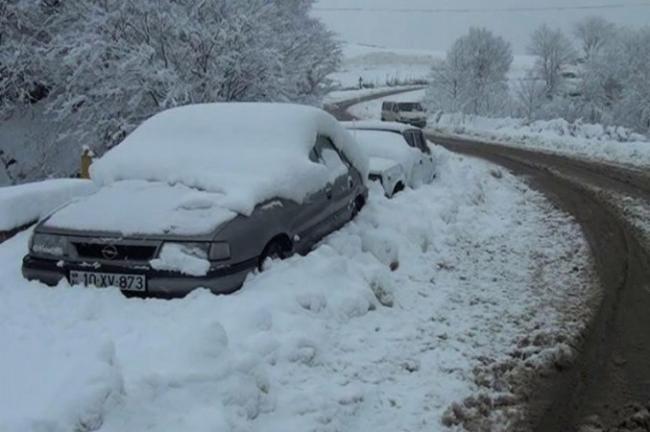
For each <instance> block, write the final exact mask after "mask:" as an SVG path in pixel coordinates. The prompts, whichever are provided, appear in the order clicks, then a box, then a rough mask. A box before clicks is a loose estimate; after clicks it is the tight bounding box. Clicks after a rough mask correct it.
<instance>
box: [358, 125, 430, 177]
mask: <svg viewBox="0 0 650 432" xmlns="http://www.w3.org/2000/svg"><path fill="white" fill-rule="evenodd" d="M352 136H354V138H355V139H356V140H357V142H358V143H359V147H361V148H362V149H363V151H364V152H365V153H366V154H367V155H368V156H370V157H375V158H377V157H378V158H383V159H390V160H393V161H395V162H398V163H400V164H401V165H402V166H403V168H404V170H405V171H406V172H410V171H411V169H412V168H413V164H414V163H416V162H417V161H418V160H419V150H416V149H414V148H412V147H409V145H408V143H407V142H406V140H405V139H404V137H403V136H402V135H399V134H396V133H392V132H391V131H385V130H383V131H378V130H364V129H359V130H353V131H352Z"/></svg>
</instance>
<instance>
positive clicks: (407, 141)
mask: <svg viewBox="0 0 650 432" xmlns="http://www.w3.org/2000/svg"><path fill="white" fill-rule="evenodd" d="M344 125H345V127H347V128H348V130H350V132H352V135H353V136H354V137H355V139H356V141H357V142H358V144H359V146H360V147H361V148H362V149H363V151H364V152H365V153H366V154H367V155H368V156H369V165H370V166H369V177H370V180H375V181H379V182H381V184H382V186H383V187H384V191H385V193H386V196H388V197H389V198H390V197H392V196H393V195H394V194H396V193H397V192H399V191H401V190H402V189H404V188H405V187H411V188H417V187H419V186H421V185H423V184H426V183H431V182H432V181H433V179H434V178H435V177H436V166H435V162H434V159H433V156H432V154H431V149H430V148H429V144H428V143H427V140H426V138H425V136H424V134H423V133H422V130H421V129H419V128H417V127H414V126H408V125H405V124H402V123H391V122H376V121H360V122H346V123H344Z"/></svg>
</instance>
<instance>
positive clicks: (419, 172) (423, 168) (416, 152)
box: [403, 130, 430, 188]
mask: <svg viewBox="0 0 650 432" xmlns="http://www.w3.org/2000/svg"><path fill="white" fill-rule="evenodd" d="M416 132H418V131H416V130H407V131H406V132H404V134H403V136H404V140H405V141H406V142H407V144H408V146H409V147H411V149H412V150H413V158H414V159H415V160H414V163H413V168H412V169H411V172H410V173H409V183H410V186H411V187H414V188H416V187H419V186H421V185H423V184H425V183H428V182H429V181H430V178H429V177H430V174H428V172H429V168H428V164H426V163H425V160H426V158H425V154H424V153H423V152H422V151H421V149H420V148H419V146H418V141H417V136H416Z"/></svg>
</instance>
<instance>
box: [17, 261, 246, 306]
mask: <svg viewBox="0 0 650 432" xmlns="http://www.w3.org/2000/svg"><path fill="white" fill-rule="evenodd" d="M257 262H258V260H257V258H254V259H250V260H248V261H245V262H242V263H238V264H234V265H230V266H228V267H223V268H216V269H213V270H211V271H210V272H208V274H207V275H206V276H202V277H193V276H187V275H183V274H180V273H176V272H168V271H158V270H154V269H152V268H150V267H148V266H139V267H131V266H126V265H113V264H110V265H109V264H102V263H92V264H90V263H72V262H59V261H56V260H48V259H42V258H36V257H32V256H30V255H26V256H25V257H24V258H23V266H22V273H23V276H24V277H25V279H27V280H37V281H39V282H42V283H44V284H46V285H49V286H55V285H57V284H58V283H59V282H60V281H61V280H63V279H66V280H69V275H70V271H71V270H79V271H95V272H101V273H120V274H138V275H144V276H145V277H146V279H147V289H146V291H144V292H131V291H129V292H125V293H126V294H128V295H134V296H145V297H161V298H180V297H184V296H186V295H187V294H189V293H190V292H191V291H193V290H195V289H197V288H206V289H209V290H210V291H212V292H213V293H215V294H230V293H232V292H234V291H237V290H238V289H239V288H241V286H242V284H243V283H244V280H245V279H246V276H247V275H248V274H249V273H250V272H251V271H252V270H253V269H255V268H256V266H257ZM59 263H61V265H60V264H59Z"/></svg>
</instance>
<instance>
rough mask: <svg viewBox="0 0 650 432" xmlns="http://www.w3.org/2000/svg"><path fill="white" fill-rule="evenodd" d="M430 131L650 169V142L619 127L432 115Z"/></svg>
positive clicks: (554, 121) (564, 121)
mask: <svg viewBox="0 0 650 432" xmlns="http://www.w3.org/2000/svg"><path fill="white" fill-rule="evenodd" d="M429 128H433V129H436V130H438V131H439V132H442V133H447V134H453V135H460V136H463V135H465V136H471V137H480V138H483V139H487V140H491V141H496V142H499V143H503V144H506V145H509V146H513V147H524V148H532V149H538V150H544V151H550V152H553V153H560V154H566V155H570V156H578V157H581V158H585V159H592V160H599V161H605V162H613V163H621V164H628V165H634V166H639V167H646V168H647V167H650V139H648V138H646V137H644V136H642V135H639V134H635V133H633V132H631V131H630V130H628V129H625V128H621V127H604V126H602V125H592V124H583V123H579V122H577V123H569V122H567V121H566V120H562V119H556V120H549V121H536V122H533V123H528V122H526V121H525V120H523V119H511V118H504V119H490V118H485V117H478V116H468V115H463V114H444V115H433V116H431V118H430V120H429Z"/></svg>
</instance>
